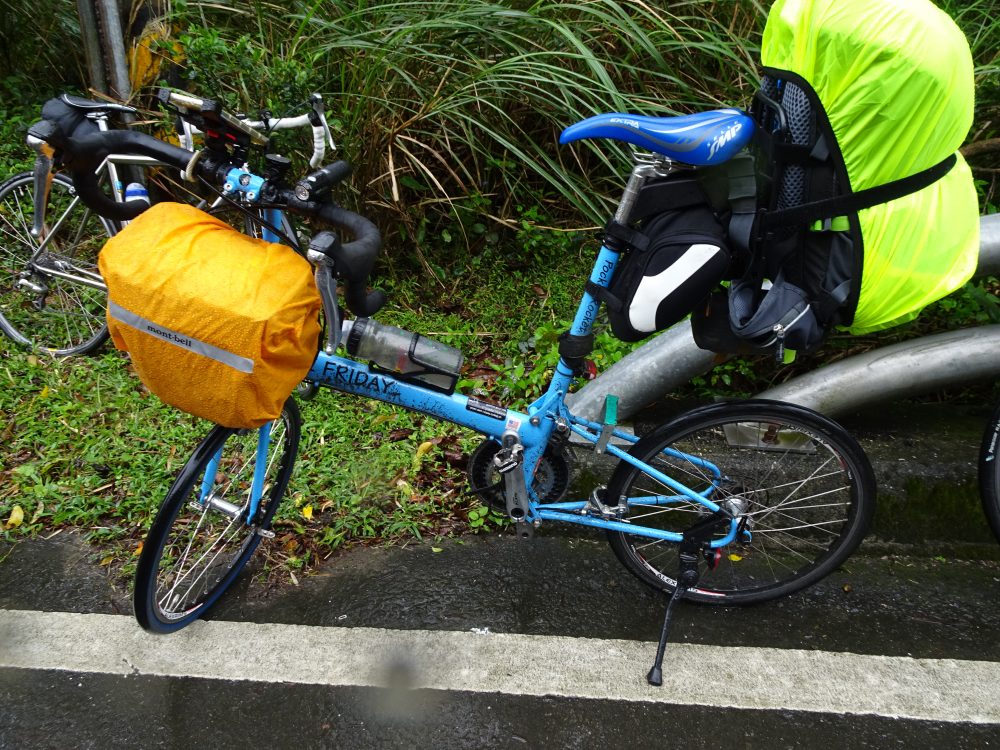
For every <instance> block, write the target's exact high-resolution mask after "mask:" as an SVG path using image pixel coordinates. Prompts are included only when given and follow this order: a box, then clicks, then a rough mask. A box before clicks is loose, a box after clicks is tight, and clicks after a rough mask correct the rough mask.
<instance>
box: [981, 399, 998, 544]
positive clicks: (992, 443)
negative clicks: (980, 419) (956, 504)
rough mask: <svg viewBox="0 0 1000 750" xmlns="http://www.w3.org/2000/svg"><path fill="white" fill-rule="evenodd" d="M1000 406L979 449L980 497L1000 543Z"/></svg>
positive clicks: (984, 434) (995, 411)
mask: <svg viewBox="0 0 1000 750" xmlns="http://www.w3.org/2000/svg"><path fill="white" fill-rule="evenodd" d="M998 452H1000V406H998V407H997V408H996V409H995V410H994V411H993V416H992V417H990V422H989V424H988V425H987V426H986V432H985V433H983V444H982V446H980V448H979V497H980V499H981V500H982V502H983V511H985V513H986V520H988V521H989V523H990V528H991V529H993V534H994V536H996V538H997V541H1000V456H998V455H997V453H998Z"/></svg>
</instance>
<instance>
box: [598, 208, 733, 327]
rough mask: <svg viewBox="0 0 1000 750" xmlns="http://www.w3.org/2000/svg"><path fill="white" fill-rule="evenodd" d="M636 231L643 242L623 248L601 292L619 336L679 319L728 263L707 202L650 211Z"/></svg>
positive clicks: (704, 294) (719, 229) (699, 300)
mask: <svg viewBox="0 0 1000 750" xmlns="http://www.w3.org/2000/svg"><path fill="white" fill-rule="evenodd" d="M640 234H641V236H644V237H645V238H646V240H647V241H646V243H645V246H644V247H630V248H629V249H628V250H627V252H626V253H625V254H624V257H623V258H622V259H621V261H620V262H619V264H618V267H617V269H616V270H615V275H614V278H613V279H612V280H611V285H610V286H609V287H608V288H607V290H606V291H605V292H604V293H603V294H601V297H602V298H603V300H604V302H605V303H606V305H607V308H608V319H609V321H610V323H611V331H612V332H613V333H614V335H615V336H616V337H617V338H619V339H621V340H623V341H640V340H642V339H644V338H646V337H647V336H649V335H650V334H652V333H656V332H657V331H662V330H665V329H667V328H669V327H670V326H672V325H674V324H675V323H677V322H678V321H680V320H682V319H683V318H684V317H685V316H686V315H688V314H689V313H690V312H691V311H692V310H694V309H695V308H696V307H698V306H699V305H700V304H701V303H702V302H703V301H704V299H705V298H706V297H707V296H708V294H709V293H710V292H711V291H712V289H714V288H715V286H716V285H717V284H718V283H719V281H720V280H721V279H723V278H724V277H725V276H726V271H727V270H728V269H729V263H730V253H729V248H728V247H727V244H726V240H725V236H726V233H725V230H724V229H723V227H722V224H721V223H720V222H719V220H718V219H717V218H716V216H715V213H713V211H712V209H711V208H710V207H709V206H708V205H698V206H690V207H687V208H684V209H681V210H676V211H666V212H663V213H660V214H656V215H654V216H651V217H649V218H648V219H645V220H644V221H643V226H642V227H641V232H640ZM639 244H640V245H641V244H642V243H639Z"/></svg>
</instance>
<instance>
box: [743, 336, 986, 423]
mask: <svg viewBox="0 0 1000 750" xmlns="http://www.w3.org/2000/svg"><path fill="white" fill-rule="evenodd" d="M998 351H1000V325H992V326H980V327H978V328H966V329H963V330H961V331H948V332H947V333H938V334H935V335H933V336H922V337H921V338H919V339H914V340H912V341H904V342H902V343H900V344H893V345H891V346H886V347H883V348H881V349H876V350H874V351H870V352H865V353H864V354H858V355H855V356H853V357H850V358H848V359H844V360H841V361H840V362H836V363H834V364H832V365H827V366H826V367H821V368H819V369H818V370H814V371H813V372H810V373H808V374H806V375H801V376H799V377H797V378H795V379H794V380H790V381H788V382H787V383H784V384H782V385H779V386H777V387H775V388H770V389H768V390H766V391H764V392H763V393H760V394H758V397H759V398H769V399H774V400H775V401H788V402H791V403H793V404H801V405H802V406H807V407H809V408H810V409H815V410H816V411H819V412H822V413H823V414H826V415H828V416H835V415H837V414H843V413H844V412H848V411H853V410H856V409H861V408H864V407H866V406H871V405H873V404H877V403H879V402H883V401H890V400H893V399H899V398H906V397H908V396H916V395H919V394H922V393H930V392H932V391H936V390H938V389H940V388H945V387H952V386H962V385H968V384H970V383H975V382H978V381H982V380H989V379H991V378H996V377H1000V356H997V352H998Z"/></svg>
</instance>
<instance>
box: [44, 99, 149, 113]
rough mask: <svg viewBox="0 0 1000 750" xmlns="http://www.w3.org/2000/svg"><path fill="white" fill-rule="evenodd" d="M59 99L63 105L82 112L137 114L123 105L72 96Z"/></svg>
mask: <svg viewBox="0 0 1000 750" xmlns="http://www.w3.org/2000/svg"><path fill="white" fill-rule="evenodd" d="M59 98H60V99H61V100H62V102H63V103H64V104H68V105H69V106H70V107H72V108H73V109H79V110H82V111H84V112H131V113H132V114H135V113H136V112H137V110H135V109H133V108H132V107H129V106H126V105H124V104H115V103H114V102H95V101H94V100H93V99H84V98H83V97H82V96H73V95H72V94H61V95H60V96H59Z"/></svg>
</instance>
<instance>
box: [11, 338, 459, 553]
mask: <svg viewBox="0 0 1000 750" xmlns="http://www.w3.org/2000/svg"><path fill="white" fill-rule="evenodd" d="M0 354H2V357H3V364H2V365H0V382H2V384H3V387H2V388H0V411H2V413H3V415H4V417H5V419H4V428H3V434H2V437H3V443H4V451H3V452H2V453H0V488H2V489H0V536H2V538H3V539H4V540H6V541H8V542H12V541H16V540H17V539H20V538H24V537H27V536H34V535H41V536H46V535H49V534H51V533H53V532H56V531H59V530H60V529H65V528H77V529H81V530H83V531H84V533H85V535H86V536H87V538H89V539H90V540H92V541H95V542H98V543H100V545H101V549H103V550H105V552H106V553H107V554H108V555H109V557H108V558H107V559H108V560H109V561H110V560H111V559H114V560H116V562H117V563H122V562H125V563H127V562H128V561H129V559H130V558H131V557H132V556H133V553H134V551H135V550H136V549H137V547H138V544H139V542H140V541H141V539H142V536H143V535H144V533H145V529H146V527H148V525H149V523H150V522H151V521H152V518H153V516H154V515H155V513H156V510H157V509H158V507H159V504H160V502H161V501H162V500H163V498H164V496H165V494H166V492H167V490H168V488H169V485H170V482H171V481H172V479H173V477H174V475H175V474H176V473H177V472H178V471H179V470H180V468H181V467H182V466H183V463H184V461H185V460H186V459H187V457H188V456H189V455H190V453H191V451H192V450H193V448H194V446H195V445H196V444H197V441H198V440H199V439H200V438H201V437H203V436H204V435H205V434H206V433H207V431H208V429H209V428H210V425H209V424H208V423H207V422H204V421H203V420H200V419H198V418H195V417H191V416H188V415H185V414H182V413H180V412H178V411H177V410H175V409H173V408H171V407H168V406H165V405H164V404H162V403H161V402H160V401H159V400H158V399H156V398H155V397H154V396H151V395H150V394H148V393H147V392H146V391H145V389H144V388H143V387H142V385H141V384H140V382H139V380H138V378H136V377H135V375H134V374H132V373H131V372H130V370H129V367H128V364H127V360H126V358H125V357H124V356H123V355H121V354H119V353H117V352H114V351H109V352H107V353H104V354H101V355H99V356H94V357H85V358H75V359H64V360H57V359H53V358H50V357H40V356H36V355H32V354H28V353H26V352H23V351H19V350H14V349H12V348H10V347H9V346H7V345H6V344H0ZM302 412H303V420H304V428H303V442H302V447H301V449H300V453H299V461H298V463H297V466H296V471H295V473H294V474H293V480H292V483H291V485H290V488H289V493H288V496H287V499H286V501H285V502H284V504H283V508H282V510H281V511H280V512H279V516H278V523H277V525H278V527H279V528H281V527H287V529H289V530H291V531H294V532H295V535H296V537H297V538H296V539H295V540H294V543H291V544H286V545H285V546H284V548H283V554H282V555H281V556H280V558H281V559H283V560H285V561H286V562H288V564H289V565H292V566H294V565H295V564H296V563H297V562H300V561H301V559H302V557H303V555H307V556H316V555H327V554H329V553H330V552H332V551H333V550H335V549H337V548H338V547H340V546H342V545H345V544H350V543H374V542H382V541H392V540H400V539H412V538H414V537H417V538H420V537H422V536H425V535H427V536H431V537H433V536H435V535H441V534H450V533H455V532H461V531H463V530H465V528H466V526H465V519H466V518H467V516H468V513H469V511H470V510H472V509H473V508H475V507H476V505H477V503H476V502H475V500H474V498H473V497H471V496H468V495H467V494H466V488H465V486H464V474H463V471H464V468H465V460H464V455H465V452H466V450H467V449H469V448H471V447H473V446H474V445H475V440H473V439H470V438H471V436H470V435H468V434H463V433H462V431H460V430H459V429H458V428H453V427H449V426H445V425H441V424H440V423H436V422H434V421H432V420H429V419H425V418H423V417H421V416H419V415H416V416H414V415H410V414H407V413H404V412H401V411H398V410H394V409H392V408H389V407H385V406H383V405H381V404H378V403H376V402H370V401H367V400H357V399H349V398H347V397H344V396H339V395H336V394H330V393H326V392H324V393H321V395H320V396H319V397H318V398H317V399H316V400H315V401H312V402H309V403H306V404H304V405H303V409H302ZM17 509H19V510H17ZM307 509H308V510H307ZM19 515H20V519H21V520H20V522H19V523H18V522H17V517H18V516H19ZM287 541H288V540H286V542H287ZM102 554H103V553H102ZM127 569H128V566H127V565H126V572H127Z"/></svg>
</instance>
